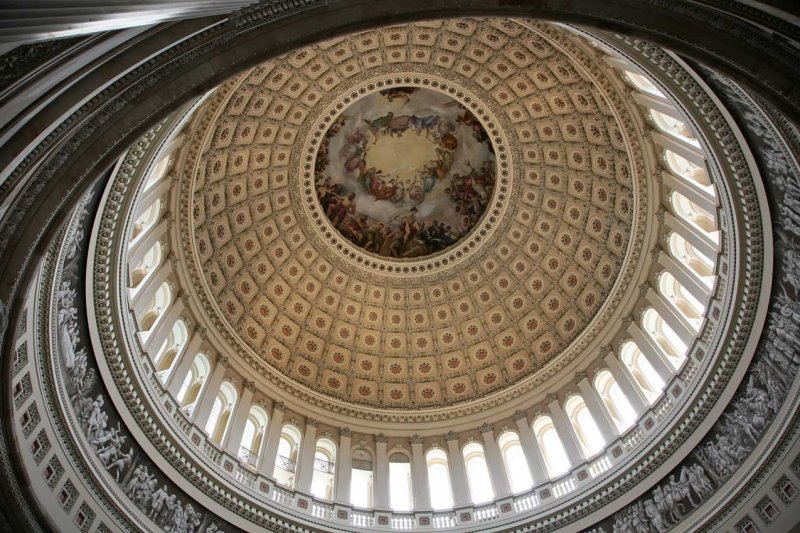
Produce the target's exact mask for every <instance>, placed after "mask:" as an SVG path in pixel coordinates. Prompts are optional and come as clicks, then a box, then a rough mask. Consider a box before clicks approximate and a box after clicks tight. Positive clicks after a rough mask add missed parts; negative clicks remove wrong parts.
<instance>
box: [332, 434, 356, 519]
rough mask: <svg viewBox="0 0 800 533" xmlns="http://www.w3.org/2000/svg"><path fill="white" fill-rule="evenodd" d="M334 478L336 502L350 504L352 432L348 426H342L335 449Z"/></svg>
mask: <svg viewBox="0 0 800 533" xmlns="http://www.w3.org/2000/svg"><path fill="white" fill-rule="evenodd" d="M335 468H336V479H335V482H334V487H335V489H336V490H335V492H336V497H335V501H336V503H342V504H346V505H349V504H350V480H351V478H352V475H353V452H352V434H351V433H350V428H342V430H341V432H340V433H339V446H338V448H337V449H336V466H335Z"/></svg>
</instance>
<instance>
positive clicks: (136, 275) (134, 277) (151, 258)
mask: <svg viewBox="0 0 800 533" xmlns="http://www.w3.org/2000/svg"><path fill="white" fill-rule="evenodd" d="M162 256H163V245H162V244H161V241H158V242H156V243H155V244H154V245H153V246H151V247H150V249H149V250H148V251H147V253H146V254H144V258H143V259H142V262H141V263H139V264H138V265H136V267H135V268H134V269H132V270H131V284H130V287H131V289H135V288H137V287H139V286H140V285H141V284H142V282H143V281H144V280H145V279H146V278H147V276H148V274H150V273H151V272H153V271H154V270H155V269H156V268H158V266H159V265H160V264H161V259H162Z"/></svg>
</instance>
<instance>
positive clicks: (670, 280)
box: [658, 272, 706, 332]
mask: <svg viewBox="0 0 800 533" xmlns="http://www.w3.org/2000/svg"><path fill="white" fill-rule="evenodd" d="M658 291H659V292H660V293H661V296H663V297H664V299H666V300H667V302H669V304H670V305H671V306H672V307H673V308H674V309H675V310H676V311H677V312H678V314H679V315H681V316H682V317H683V318H684V319H685V320H686V322H687V323H688V324H689V325H690V326H691V327H692V329H694V330H695V331H696V332H697V331H700V324H702V322H703V313H705V311H706V308H705V306H704V305H703V304H701V303H700V301H699V300H698V299H697V298H695V297H694V296H693V295H692V294H691V293H690V292H689V291H687V290H686V287H684V286H683V285H681V283H680V282H679V281H678V280H677V279H675V276H673V275H672V274H670V273H669V272H664V273H662V274H661V275H660V276H659V278H658Z"/></svg>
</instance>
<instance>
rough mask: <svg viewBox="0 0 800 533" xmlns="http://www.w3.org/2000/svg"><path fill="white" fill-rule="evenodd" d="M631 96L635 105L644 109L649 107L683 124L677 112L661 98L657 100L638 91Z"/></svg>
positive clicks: (653, 96) (656, 97)
mask: <svg viewBox="0 0 800 533" xmlns="http://www.w3.org/2000/svg"><path fill="white" fill-rule="evenodd" d="M632 96H633V101H634V102H636V103H637V104H639V105H642V106H644V107H649V108H650V109H655V110H656V111H661V112H662V113H664V114H665V115H669V116H671V117H672V118H674V119H677V120H680V121H681V122H683V117H682V116H681V114H680V113H679V112H678V110H677V109H675V107H674V106H673V105H672V104H671V103H669V102H667V101H666V100H664V99H663V98H659V97H658V96H655V95H651V94H644V93H640V92H639V91H634V93H633V95H632Z"/></svg>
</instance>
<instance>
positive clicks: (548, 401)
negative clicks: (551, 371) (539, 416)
mask: <svg viewBox="0 0 800 533" xmlns="http://www.w3.org/2000/svg"><path fill="white" fill-rule="evenodd" d="M557 401H558V395H557V394H555V393H553V392H550V393H548V394H547V396H545V397H544V403H546V404H551V403H555V402H557Z"/></svg>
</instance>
